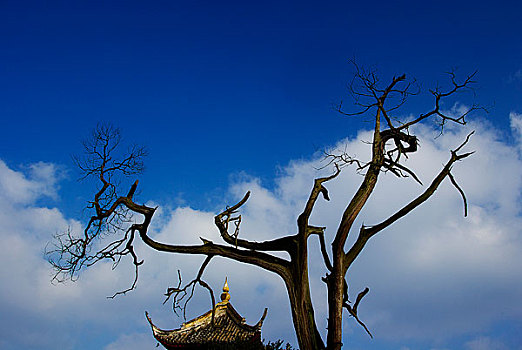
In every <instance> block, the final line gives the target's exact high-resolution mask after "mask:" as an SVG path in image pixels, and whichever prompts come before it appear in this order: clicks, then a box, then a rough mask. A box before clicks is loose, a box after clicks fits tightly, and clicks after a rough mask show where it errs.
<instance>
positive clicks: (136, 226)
mask: <svg viewBox="0 0 522 350" xmlns="http://www.w3.org/2000/svg"><path fill="white" fill-rule="evenodd" d="M354 67H355V74H354V78H353V81H352V83H351V84H350V88H349V90H350V92H351V94H352V97H353V99H354V106H355V108H359V109H358V110H355V111H354V112H346V111H345V110H344V109H343V108H342V106H341V105H340V106H338V107H337V110H338V112H340V113H341V114H343V115H346V116H349V117H354V116H361V115H370V116H371V118H372V120H373V122H372V124H373V139H372V141H371V142H370V143H369V147H371V149H372V155H371V159H370V160H367V161H363V160H359V159H355V158H353V157H351V156H350V155H348V154H346V153H342V152H341V153H334V152H331V153H327V154H326V158H325V159H326V160H327V163H328V166H332V169H333V173H332V175H330V176H327V177H322V178H317V179H315V180H314V182H313V185H312V189H311V191H310V195H309V197H308V200H307V201H306V203H304V209H303V211H302V213H301V214H300V215H299V216H298V217H297V233H294V234H289V235H286V236H283V237H280V238H276V239H273V240H268V241H263V242H255V241H249V240H245V239H242V238H240V224H241V215H240V214H238V211H239V210H240V208H241V207H242V206H243V205H244V204H245V203H246V201H247V200H248V198H249V196H250V193H249V192H248V193H246V194H245V196H244V197H243V198H242V199H241V200H240V201H239V202H238V203H236V204H234V205H232V206H231V207H227V208H226V209H225V210H224V211H223V212H221V213H219V214H217V215H216V216H215V225H216V226H217V228H218V229H219V232H220V233H221V237H222V238H223V241H224V243H222V244H219V243H215V242H212V241H210V240H207V239H204V238H202V239H201V240H202V243H201V244H199V245H174V244H166V243H163V242H158V241H156V240H154V239H152V238H151V237H150V236H149V234H148V230H149V226H150V223H151V220H152V218H153V216H154V213H155V210H156V208H153V207H149V206H147V205H144V204H138V203H137V202H136V200H135V199H134V195H135V191H136V188H137V185H138V181H136V182H134V184H133V185H132V186H130V189H129V190H128V191H126V192H127V193H126V194H122V193H119V192H118V190H119V186H118V183H119V181H120V180H121V178H123V177H126V176H132V175H134V174H137V173H139V172H140V171H141V170H142V169H143V157H144V156H145V151H144V150H143V149H142V148H138V147H132V148H130V149H128V150H127V152H126V153H125V152H124V153H122V154H121V155H120V156H119V157H118V155H117V152H118V146H119V143H120V135H119V132H118V130H117V129H115V128H112V127H107V126H101V127H98V128H97V129H96V130H95V131H94V133H93V135H92V136H91V138H90V139H89V141H87V142H85V143H84V146H85V157H84V158H81V159H80V158H78V159H76V163H77V165H78V167H79V169H80V170H81V171H82V172H83V177H84V178H88V177H93V178H96V179H97V181H99V184H100V187H99V190H98V192H96V193H95V194H94V198H93V200H92V201H91V202H89V204H88V207H87V208H89V209H90V210H92V212H93V214H92V216H91V218H90V219H89V222H88V224H87V226H86V227H85V230H84V232H83V234H82V235H81V236H79V237H77V236H75V235H73V233H71V232H66V233H64V234H61V235H58V236H56V237H55V240H54V243H53V248H52V249H50V250H49V251H48V257H49V261H50V263H51V264H52V265H53V266H54V268H55V269H56V275H55V278H56V279H58V280H63V279H64V278H72V279H75V278H77V276H78V273H79V271H80V270H81V269H82V268H84V267H88V266H90V265H93V264H95V263H97V262H98V261H101V260H105V259H109V260H112V261H113V262H114V263H115V264H118V262H119V261H120V260H121V258H122V257H123V256H126V255H129V256H130V257H131V258H132V262H133V264H134V268H135V279H134V281H133V283H132V285H131V286H130V287H129V288H128V289H126V290H124V291H121V292H118V293H116V294H115V295H117V294H121V293H126V292H128V291H130V290H132V289H134V288H135V286H136V282H137V280H138V271H139V266H140V264H141V263H142V261H140V260H139V259H138V257H137V255H136V253H135V251H134V249H133V243H134V240H135V239H137V238H139V239H141V240H142V241H143V242H144V243H145V244H146V245H147V246H149V247H150V248H152V249H155V250H157V251H163V252H169V253H178V254H198V255H204V256H206V259H205V260H204V262H203V264H202V266H201V268H200V270H199V272H198V274H197V276H196V277H195V278H194V279H193V280H191V281H190V282H189V283H188V284H185V285H182V283H181V276H180V282H179V285H178V286H177V287H175V288H169V289H168V290H167V294H166V296H167V300H168V299H169V298H170V297H171V296H173V295H174V298H173V299H174V308H175V309H177V308H183V307H184V306H186V303H185V304H182V303H181V301H182V300H183V298H185V297H187V298H188V299H190V297H191V295H192V293H193V290H194V287H195V286H196V285H197V284H200V285H201V286H203V287H205V288H207V289H208V290H209V292H210V294H211V297H212V301H213V302H214V294H213V292H212V289H211V288H210V287H209V286H208V284H207V283H205V282H204V281H203V279H202V276H203V273H204V270H205V268H206V266H207V265H208V264H209V262H210V261H211V260H212V258H213V257H215V256H221V257H225V258H229V259H232V260H236V261H239V262H243V263H247V264H250V265H254V266H256V267H259V268H262V269H264V270H268V271H271V272H273V273H275V274H277V275H279V276H280V277H281V278H282V279H283V281H284V283H285V286H286V289H287V292H288V297H289V301H290V304H291V310H292V319H293V324H294V328H295V331H296V335H297V339H298V342H299V347H300V348H301V349H302V350H316V349H325V348H326V349H329V350H338V349H341V347H342V331H343V327H342V319H343V310H346V312H347V313H348V315H349V316H352V317H354V319H355V320H357V322H358V323H359V324H361V325H362V327H364V329H365V330H366V331H367V332H368V334H370V336H371V333H370V331H369V330H368V328H367V327H366V325H364V323H363V322H362V321H361V319H360V317H359V314H358V306H359V304H360V302H361V300H362V299H363V298H364V296H365V295H366V294H367V293H368V291H369V289H368V288H366V289H364V290H363V291H361V292H360V293H359V294H358V295H357V297H356V298H355V301H354V302H353V303H352V302H351V301H350V300H349V299H348V282H347V280H346V276H347V272H348V270H349V268H350V266H351V265H352V264H353V262H354V261H355V260H356V259H357V257H358V256H359V254H360V253H361V251H362V250H363V249H364V247H365V246H366V244H367V242H368V241H369V239H370V238H372V237H373V236H375V235H377V234H378V233H380V232H382V231H383V230H384V229H386V228H387V227H389V226H390V225H392V224H393V223H395V222H396V221H397V220H399V219H401V218H402V217H404V216H406V215H407V214H409V213H410V212H411V211H413V210H414V209H415V208H417V207H418V206H420V205H421V204H422V203H424V202H425V201H426V200H428V199H429V198H430V197H431V196H432V195H433V194H434V193H435V192H436V191H437V189H438V187H439V185H440V184H441V183H442V182H443V181H444V180H445V179H446V178H448V179H449V181H450V182H451V183H452V184H453V185H454V186H455V188H456V189H457V191H458V192H459V193H460V194H461V196H462V198H463V201H464V207H465V208H466V206H467V203H466V197H465V195H464V192H463V190H462V189H461V188H460V187H459V185H458V184H457V182H456V180H455V178H454V177H453V175H452V173H451V170H452V167H453V166H454V165H455V163H456V162H458V161H460V160H463V159H464V158H466V157H468V156H470V155H471V154H472V153H473V152H462V149H463V147H464V146H465V145H466V143H467V142H468V141H469V138H470V137H471V134H470V135H468V137H467V138H466V139H465V140H463V142H462V144H460V145H457V146H456V148H455V149H454V150H452V151H450V152H449V153H450V154H449V160H448V161H447V163H446V165H445V166H444V167H443V168H442V169H441V170H440V172H439V173H438V175H437V176H435V178H434V179H433V180H432V182H431V183H430V185H429V186H427V187H426V188H425V189H424V191H422V192H421V193H420V194H419V195H418V196H417V197H415V198H413V199H412V200H411V201H410V202H409V203H408V204H406V205H405V206H404V207H402V208H400V209H399V210H398V211H397V212H395V213H392V214H391V215H390V216H389V217H388V218H387V219H386V220H384V221H382V222H380V223H377V224H374V225H372V226H362V227H360V228H359V229H358V233H357V232H354V229H353V227H352V226H353V224H354V221H355V220H356V218H357V217H358V215H359V213H360V212H361V210H362V209H363V207H364V206H365V204H366V202H367V200H368V198H370V196H371V195H372V193H373V191H374V189H375V185H376V183H377V180H378V178H379V176H380V174H381V173H383V172H390V173H392V174H394V175H396V176H397V177H400V178H402V177H409V178H412V179H414V180H415V181H416V182H418V183H421V182H420V180H419V178H418V177H417V176H416V175H415V172H414V171H413V170H412V169H409V168H408V167H406V166H405V165H404V162H403V161H404V159H405V158H407V157H408V155H409V154H412V153H414V152H417V151H418V147H417V146H418V139H417V137H416V136H415V135H413V134H412V127H413V126H415V125H416V124H419V123H421V122H423V121H425V120H428V119H435V120H437V121H438V123H439V124H440V128H441V129H440V130H441V132H443V130H444V126H445V125H446V124H447V123H450V122H451V123H455V124H460V125H464V124H466V117H467V116H468V115H469V113H471V112H472V111H474V110H476V109H477V108H478V107H477V106H475V105H472V106H471V107H470V108H469V109H467V110H466V111H465V112H464V113H461V114H459V115H453V114H452V115H450V114H448V113H446V112H444V111H443V110H442V108H441V103H442V101H443V100H445V99H447V98H450V97H453V96H454V95H456V94H457V93H459V92H461V91H465V90H469V89H471V85H472V84H473V83H474V81H473V77H474V75H475V74H471V75H469V76H467V77H465V78H464V79H463V80H461V81H460V80H458V79H457V76H456V75H455V73H453V72H450V73H449V80H450V85H449V87H448V88H447V89H445V90H444V89H443V88H440V87H437V88H435V89H433V90H430V91H429V93H430V94H431V96H432V98H433V107H432V108H431V109H429V110H427V111H426V112H424V113H421V114H418V115H417V116H416V117H413V118H408V119H403V118H402V117H401V116H400V114H398V111H399V109H400V108H401V107H402V106H403V105H404V103H405V102H406V101H407V99H408V98H410V97H412V96H414V95H417V94H418V93H419V89H418V88H417V87H416V84H415V82H414V81H408V80H407V79H406V76H405V75H400V76H397V77H394V78H393V79H391V81H389V82H388V83H386V84H382V83H381V82H380V81H379V79H378V77H377V74H376V72H375V71H374V70H371V69H370V70H368V69H363V68H360V67H359V66H357V65H356V64H355V63H354ZM350 164H353V165H354V166H356V167H357V170H358V171H360V172H361V173H362V174H363V178H362V183H361V184H360V186H359V188H358V190H357V191H356V193H355V194H354V195H353V197H352V198H351V199H349V200H348V201H347V205H346V209H345V210H344V213H343V215H342V217H341V218H340V220H339V226H338V228H337V231H336V232H335V234H334V235H333V239H332V240H331V249H330V250H329V249H328V248H327V245H326V237H325V231H326V227H318V226H313V225H311V224H310V223H309V221H310V216H311V214H312V211H313V210H314V206H315V204H316V202H317V200H318V199H319V197H320V196H322V197H323V199H325V200H329V193H328V191H327V189H326V187H325V184H326V183H327V182H329V181H332V180H334V179H335V178H336V177H337V176H338V175H339V173H340V172H341V171H342V169H343V168H344V166H347V165H350ZM465 213H466V209H465ZM138 214H139V215H141V216H142V217H143V219H142V221H141V222H139V223H131V222H130V221H129V217H130V215H138ZM350 233H352V234H358V236H357V238H356V239H355V243H353V244H352V245H351V246H350V247H346V246H345V245H346V241H347V238H348V235H349V234H350ZM311 236H316V237H317V238H318V239H319V242H320V247H321V248H320V249H321V253H322V258H323V263H324V266H325V269H326V271H327V273H326V276H325V277H323V278H322V280H323V281H324V282H325V283H326V287H327V291H328V333H327V339H326V345H325V343H324V340H323V339H322V337H321V334H320V333H319V331H318V330H317V326H316V321H315V316H314V309H313V304H312V299H311V296H310V286H309V274H308V254H309V249H308V243H309V238H310V237H311ZM99 241H103V242H108V243H106V244H105V245H101V247H102V248H94V247H95V242H96V244H99V243H98V242H99ZM96 247H98V245H96ZM270 252H287V253H288V255H289V259H285V258H281V257H278V256H275V255H273V254H271V253H270ZM330 256H331V257H330ZM186 300H187V299H185V301H186Z"/></svg>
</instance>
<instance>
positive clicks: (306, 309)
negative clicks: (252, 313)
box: [287, 278, 325, 350]
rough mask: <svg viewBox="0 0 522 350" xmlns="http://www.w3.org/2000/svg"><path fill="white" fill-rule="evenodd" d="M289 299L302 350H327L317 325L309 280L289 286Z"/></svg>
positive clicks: (294, 282)
mask: <svg viewBox="0 0 522 350" xmlns="http://www.w3.org/2000/svg"><path fill="white" fill-rule="evenodd" d="M287 290H288V297H289V298H290V305H291V308H292V321H293V323H294V329H295V332H296V335H297V341H298V343H299V349H300V350H321V349H325V346H324V342H323V340H322V338H321V334H319V331H318V330H317V326H316V324H315V315H314V309H313V305H312V298H311V297H310V289H309V286H308V278H307V279H306V280H305V281H300V282H299V283H296V281H293V282H292V283H291V285H288V284H287Z"/></svg>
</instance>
